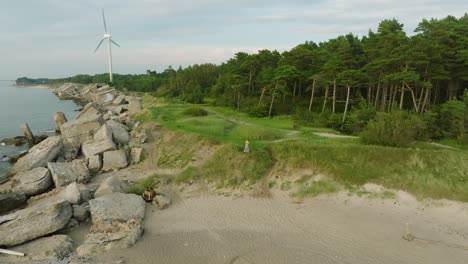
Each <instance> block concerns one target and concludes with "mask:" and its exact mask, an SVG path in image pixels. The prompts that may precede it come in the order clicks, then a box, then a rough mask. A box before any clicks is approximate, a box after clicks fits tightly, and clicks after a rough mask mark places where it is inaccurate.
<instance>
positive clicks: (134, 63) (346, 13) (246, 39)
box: [0, 0, 468, 80]
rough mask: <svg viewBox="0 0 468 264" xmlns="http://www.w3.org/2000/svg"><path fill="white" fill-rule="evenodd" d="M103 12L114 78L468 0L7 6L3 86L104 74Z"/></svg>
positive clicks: (6, 1) (182, 0)
mask: <svg viewBox="0 0 468 264" xmlns="http://www.w3.org/2000/svg"><path fill="white" fill-rule="evenodd" d="M102 8H104V11H105V16H106V22H107V28H108V30H109V32H110V33H111V34H112V36H113V38H112V39H113V40H114V41H116V42H117V43H118V44H120V46H121V47H120V48H119V47H112V55H113V66H114V72H116V73H130V74H138V73H145V72H146V70H147V69H151V70H156V71H158V72H160V71H162V70H164V69H165V68H167V67H168V66H169V65H171V66H173V67H174V68H176V67H178V66H179V65H181V66H183V67H184V66H187V65H191V64H195V63H198V64H200V63H208V62H209V63H216V64H219V63H222V62H223V61H226V60H227V59H229V58H230V57H232V56H233V55H234V54H235V53H236V52H240V51H242V52H248V53H255V52H257V51H258V50H260V49H270V50H274V49H276V50H278V51H284V50H289V49H291V48H292V47H294V46H296V45H298V44H301V43H304V42H305V41H314V42H317V43H319V42H322V41H326V40H328V39H330V38H334V37H337V36H339V35H344V34H347V33H350V32H352V33H354V34H355V35H358V36H359V37H361V36H363V35H366V34H367V33H368V31H369V29H371V30H373V31H376V29H377V27H378V24H379V22H380V21H382V20H383V19H391V18H396V19H397V20H398V21H399V22H400V23H403V24H404V28H405V31H406V32H407V33H408V34H414V33H413V32H414V29H415V28H416V27H417V25H418V23H419V22H420V21H421V20H422V19H423V18H427V19H430V18H444V17H446V16H447V15H452V16H455V17H461V16H463V14H464V13H465V12H468V1H467V0H445V1H444V0H348V1H346V0H322V1H318V0H317V1H316V0H308V1H306V0H287V1H286V0H283V1H278V0H236V1H216V0H192V1H190V0H40V1H39V0H0V80H13V79H16V78H18V77H23V76H27V77H31V78H39V77H46V78H60V77H67V76H72V75H76V74H95V73H103V72H107V67H108V66H107V50H106V46H104V45H103V46H101V48H100V49H99V50H98V51H97V52H96V53H93V52H94V49H95V48H96V46H97V44H98V43H99V41H100V40H101V38H102V36H103V34H104V26H103V22H102V15H101V9H102Z"/></svg>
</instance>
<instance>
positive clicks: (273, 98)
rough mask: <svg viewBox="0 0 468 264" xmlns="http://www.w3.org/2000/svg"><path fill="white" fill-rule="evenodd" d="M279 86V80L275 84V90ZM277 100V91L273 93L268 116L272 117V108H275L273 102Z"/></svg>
mask: <svg viewBox="0 0 468 264" xmlns="http://www.w3.org/2000/svg"><path fill="white" fill-rule="evenodd" d="M276 88H278V82H277V83H276V85H275V90H276ZM274 101H275V91H273V92H272V93H271V103H270V110H268V117H269V118H271V110H273V102H274Z"/></svg>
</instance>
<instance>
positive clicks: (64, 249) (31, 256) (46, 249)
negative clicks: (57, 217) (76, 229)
mask: <svg viewBox="0 0 468 264" xmlns="http://www.w3.org/2000/svg"><path fill="white" fill-rule="evenodd" d="M9 250H13V251H17V252H22V253H25V254H26V256H25V257H15V256H5V255H3V256H0V263H5V262H9V261H15V260H16V261H17V260H20V261H24V260H29V261H30V260H52V259H53V260H59V259H63V258H65V257H66V256H68V255H69V254H71V253H72V251H73V240H72V239H71V237H69V236H67V235H55V236H50V237H42V238H38V239H35V240H33V241H30V242H27V243H25V244H22V245H19V246H15V247H12V248H9Z"/></svg>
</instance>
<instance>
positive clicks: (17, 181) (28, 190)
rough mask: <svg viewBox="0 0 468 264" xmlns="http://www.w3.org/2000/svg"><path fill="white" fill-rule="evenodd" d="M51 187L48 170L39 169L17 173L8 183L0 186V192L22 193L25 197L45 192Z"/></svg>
mask: <svg viewBox="0 0 468 264" xmlns="http://www.w3.org/2000/svg"><path fill="white" fill-rule="evenodd" d="M51 185H52V180H51V178H50V172H49V170H48V169H46V168H42V167H39V168H35V169H32V170H29V171H23V172H19V173H18V174H16V175H15V176H14V177H13V178H12V179H11V180H10V181H9V182H7V183H5V184H3V185H1V186H0V192H5V191H12V192H24V194H26V195H36V194H40V193H43V192H45V191H46V190H47V189H49V187H50V186H51Z"/></svg>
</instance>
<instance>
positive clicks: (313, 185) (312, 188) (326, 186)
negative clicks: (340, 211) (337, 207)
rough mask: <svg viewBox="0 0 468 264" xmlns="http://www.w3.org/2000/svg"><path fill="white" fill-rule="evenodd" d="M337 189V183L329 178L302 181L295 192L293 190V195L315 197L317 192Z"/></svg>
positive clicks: (322, 192) (332, 191) (328, 191)
mask: <svg viewBox="0 0 468 264" xmlns="http://www.w3.org/2000/svg"><path fill="white" fill-rule="evenodd" d="M338 190H339V185H338V184H337V183H336V182H334V181H331V180H320V181H317V182H308V183H302V184H301V185H300V186H299V188H298V189H297V191H296V192H293V193H292V194H291V196H293V197H299V198H304V197H315V196H317V195H319V194H324V193H334V192H337V191H338Z"/></svg>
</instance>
